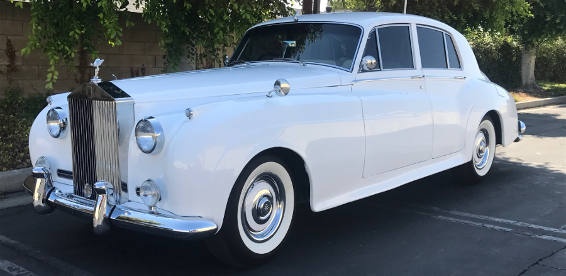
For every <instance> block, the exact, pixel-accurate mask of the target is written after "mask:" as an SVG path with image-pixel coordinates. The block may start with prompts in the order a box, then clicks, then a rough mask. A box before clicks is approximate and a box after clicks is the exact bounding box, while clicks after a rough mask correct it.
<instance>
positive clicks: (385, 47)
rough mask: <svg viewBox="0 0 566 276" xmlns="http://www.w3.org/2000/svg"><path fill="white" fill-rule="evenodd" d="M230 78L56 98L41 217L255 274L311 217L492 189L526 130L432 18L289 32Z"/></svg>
mask: <svg viewBox="0 0 566 276" xmlns="http://www.w3.org/2000/svg"><path fill="white" fill-rule="evenodd" d="M100 63H101V61H100V60H99V61H97V64H96V66H99V65H100ZM225 65H226V66H224V67H223V68H217V69H209V70H198V71H188V72H179V73H172V74H162V75H155V76H146V77H138V78H132V79H123V80H112V81H101V80H100V79H98V78H97V77H95V78H93V80H92V81H91V82H89V83H85V84H83V85H81V86H80V87H78V88H77V89H74V90H73V91H71V92H68V93H61V94H56V95H53V96H50V97H49V98H48V106H47V107H46V108H45V109H44V110H43V111H41V113H40V114H39V115H38V116H37V118H36V120H35V122H34V123H33V126H32V128H31V132H30V135H29V148H30V155H31V159H32V160H33V162H34V164H35V166H34V169H33V175H32V176H30V177H29V178H28V179H27V180H26V184H25V186H27V187H28V189H29V190H31V191H32V192H33V205H34V207H35V209H36V210H37V211H38V212H39V213H46V212H49V211H51V210H53V209H54V208H60V209H63V210H70V211H74V212H75V213H78V214H85V215H87V217H88V218H92V224H93V229H94V231H95V232H96V233H104V232H106V231H109V230H110V229H111V228H114V227H123V228H128V229H133V230H138V231H145V232H149V233H153V234H159V235H165V236H170V237H176V238H180V239H195V238H196V239H204V240H205V241H206V244H207V245H208V247H209V248H210V249H211V251H212V252H213V253H214V254H215V255H216V256H218V257H220V258H221V259H223V260H225V261H227V262H229V263H232V264H236V265H249V264H254V263H258V262H262V261H264V260H265V259H266V258H268V257H269V256H271V255H273V254H274V252H276V250H277V249H278V248H280V246H281V245H282V243H283V241H284V239H285V237H286V236H287V233H288V231H289V229H290V227H291V224H292V221H293V213H294V210H295V207H296V206H297V204H299V203H306V205H307V206H309V207H310V209H312V211H314V212H320V211H323V210H327V209H329V208H333V207H336V206H339V205H342V204H345V203H348V202H351V201H354V200H357V199H361V198H365V197H368V196H371V195H375V194H377V193H381V192H384V191H387V190H390V189H393V188H395V187H398V186H400V185H403V184H406V183H408V182H411V181H414V180H417V179H420V178H423V177H426V176H429V175H431V174H435V173H438V172H441V171H444V170H448V169H451V168H455V169H456V170H458V171H459V172H460V173H462V179H463V181H464V180H470V179H473V180H481V179H483V178H485V177H486V176H487V175H488V174H489V172H490V171H491V168H492V166H493V162H494V161H493V160H494V156H495V151H496V145H502V146H507V145H509V144H511V143H513V142H514V141H519V140H520V139H521V134H522V133H523V132H524V131H525V125H524V124H523V123H522V122H521V121H519V120H518V117H517V110H516V107H515V102H514V101H513V98H512V97H511V96H510V95H509V94H508V93H507V91H506V90H505V89H503V88H501V87H500V86H498V85H496V84H494V83H492V82H491V81H490V80H489V79H488V78H487V77H486V75H484V74H483V73H482V72H481V70H480V68H479V67H478V63H477V61H476V58H475V56H474V53H473V51H472V48H471V47H470V45H469V44H468V42H467V40H466V39H465V38H464V36H462V34H460V33H459V32H458V31H456V30H455V29H453V28H451V27H450V26H448V25H446V24H443V23H441V22H438V21H436V20H432V19H429V18H425V17H420V16H415V15H403V14H394V13H329V14H318V15H302V16H292V17H286V18H279V19H276V20H272V21H268V22H264V23H261V24H258V25H256V26H253V27H252V28H250V29H249V30H248V31H247V32H246V33H245V35H244V37H243V39H242V40H241V42H240V43H239V45H238V46H237V47H236V49H235V51H234V54H233V55H232V56H231V58H229V59H226V61H225ZM96 71H97V73H98V67H97V69H96ZM352 231H355V228H353V230H352Z"/></svg>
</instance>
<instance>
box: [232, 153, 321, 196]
mask: <svg viewBox="0 0 566 276" xmlns="http://www.w3.org/2000/svg"><path fill="white" fill-rule="evenodd" d="M262 156H274V157H277V158H281V160H282V161H283V162H284V163H285V164H284V165H285V166H287V169H289V170H290V172H289V173H290V174H291V177H292V179H293V182H294V186H295V187H294V188H295V190H296V196H297V202H299V203H309V202H310V192H311V186H310V178H309V173H308V167H307V164H306V162H305V160H304V158H303V157H302V156H301V155H300V154H298V153H297V152H296V151H294V150H291V149H289V148H286V147H271V148H267V149H264V150H262V151H260V152H259V153H257V154H256V155H254V156H253V157H252V158H251V159H250V160H249V161H248V162H247V163H246V165H245V166H244V168H243V169H242V170H241V171H240V174H239V175H238V179H239V178H240V177H241V174H242V173H243V172H244V171H245V169H246V168H247V166H248V165H249V164H250V163H251V162H252V161H253V160H255V159H257V158H259V157H262Z"/></svg>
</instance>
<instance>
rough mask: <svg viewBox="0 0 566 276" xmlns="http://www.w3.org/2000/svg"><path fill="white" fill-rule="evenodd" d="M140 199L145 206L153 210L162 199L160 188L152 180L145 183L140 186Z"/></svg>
mask: <svg viewBox="0 0 566 276" xmlns="http://www.w3.org/2000/svg"><path fill="white" fill-rule="evenodd" d="M140 197H141V199H142V200H143V203H144V204H145V205H147V206H148V207H150V208H152V209H153V208H154V207H155V205H157V202H159V200H160V199H161V193H160V192H159V187H157V184H156V183H155V182H153V180H151V179H148V180H146V181H144V182H143V183H142V184H141V186H140Z"/></svg>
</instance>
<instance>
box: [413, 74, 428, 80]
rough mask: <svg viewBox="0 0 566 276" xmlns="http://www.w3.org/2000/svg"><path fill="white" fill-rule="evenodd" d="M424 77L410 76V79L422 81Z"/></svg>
mask: <svg viewBox="0 0 566 276" xmlns="http://www.w3.org/2000/svg"><path fill="white" fill-rule="evenodd" d="M424 77H425V76H424V75H416V76H412V77H411V79H412V80H418V79H424Z"/></svg>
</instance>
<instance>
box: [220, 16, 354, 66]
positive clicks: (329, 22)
mask: <svg viewBox="0 0 566 276" xmlns="http://www.w3.org/2000/svg"><path fill="white" fill-rule="evenodd" d="M287 24H335V25H350V26H354V27H357V28H359V29H360V31H361V32H360V36H359V37H358V45H357V47H356V52H355V53H354V57H353V58H352V65H350V68H344V67H340V66H337V65H331V64H326V63H317V62H302V63H303V64H314V65H322V66H327V67H332V68H337V69H340V70H342V71H346V72H350V73H353V72H354V68H355V65H356V60H357V59H358V54H359V52H360V45H361V43H362V38H363V37H364V36H365V29H364V27H362V25H359V24H356V23H351V22H340V21H293V22H276V23H271V24H263V25H258V26H254V27H251V28H249V29H248V30H247V31H246V32H245V33H244V35H243V36H242V39H243V38H244V37H245V36H246V35H247V34H248V32H249V31H251V30H255V29H257V28H262V27H268V26H275V25H287ZM246 45H247V42H246ZM237 48H238V46H236V49H237ZM234 54H235V53H234ZM234 54H232V56H231V57H230V60H232V58H233V57H234ZM240 55H241V53H240ZM240 55H238V57H240ZM248 62H249V63H257V62H269V61H268V60H256V61H248ZM277 62H284V61H277Z"/></svg>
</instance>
